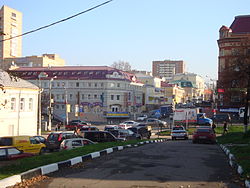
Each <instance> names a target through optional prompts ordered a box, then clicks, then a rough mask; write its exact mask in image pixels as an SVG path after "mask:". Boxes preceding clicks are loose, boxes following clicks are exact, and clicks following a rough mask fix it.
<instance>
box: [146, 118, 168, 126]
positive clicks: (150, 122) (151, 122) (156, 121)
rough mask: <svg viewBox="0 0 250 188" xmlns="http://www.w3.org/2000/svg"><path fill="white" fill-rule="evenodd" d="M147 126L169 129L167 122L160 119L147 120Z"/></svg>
mask: <svg viewBox="0 0 250 188" xmlns="http://www.w3.org/2000/svg"><path fill="white" fill-rule="evenodd" d="M146 124H147V125H149V126H152V127H158V126H160V127H167V122H165V121H161V120H159V119H155V118H149V119H147V120H146Z"/></svg>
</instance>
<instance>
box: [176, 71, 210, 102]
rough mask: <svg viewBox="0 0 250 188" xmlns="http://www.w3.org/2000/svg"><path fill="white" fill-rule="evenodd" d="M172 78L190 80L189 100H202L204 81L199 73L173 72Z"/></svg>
mask: <svg viewBox="0 0 250 188" xmlns="http://www.w3.org/2000/svg"><path fill="white" fill-rule="evenodd" d="M172 80H173V81H176V80H185V81H190V82H192V86H193V94H192V95H190V96H191V98H190V99H189V100H191V101H193V102H197V101H202V100H204V90H205V81H204V79H203V78H202V77H201V76H200V75H198V74H195V73H179V74H175V75H174V76H173V78H172ZM187 95H189V94H187Z"/></svg>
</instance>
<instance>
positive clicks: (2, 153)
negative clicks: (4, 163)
mask: <svg viewBox="0 0 250 188" xmlns="http://www.w3.org/2000/svg"><path fill="white" fill-rule="evenodd" d="M5 155H6V151H5V149H0V157H1V156H5Z"/></svg>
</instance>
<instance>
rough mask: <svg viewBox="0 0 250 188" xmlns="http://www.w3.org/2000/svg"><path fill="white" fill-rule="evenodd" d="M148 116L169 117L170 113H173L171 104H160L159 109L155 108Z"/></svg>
mask: <svg viewBox="0 0 250 188" xmlns="http://www.w3.org/2000/svg"><path fill="white" fill-rule="evenodd" d="M149 114H150V115H149V117H151V118H157V119H160V118H167V117H169V116H170V115H171V114H173V106H172V105H164V106H160V108H159V109H156V110H152V111H150V112H149Z"/></svg>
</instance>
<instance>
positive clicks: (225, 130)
mask: <svg viewBox="0 0 250 188" xmlns="http://www.w3.org/2000/svg"><path fill="white" fill-rule="evenodd" d="M225 133H228V127H227V122H226V121H224V125H223V135H224V134H225Z"/></svg>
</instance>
